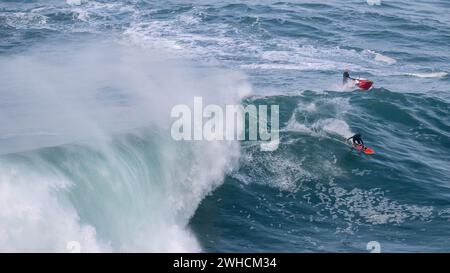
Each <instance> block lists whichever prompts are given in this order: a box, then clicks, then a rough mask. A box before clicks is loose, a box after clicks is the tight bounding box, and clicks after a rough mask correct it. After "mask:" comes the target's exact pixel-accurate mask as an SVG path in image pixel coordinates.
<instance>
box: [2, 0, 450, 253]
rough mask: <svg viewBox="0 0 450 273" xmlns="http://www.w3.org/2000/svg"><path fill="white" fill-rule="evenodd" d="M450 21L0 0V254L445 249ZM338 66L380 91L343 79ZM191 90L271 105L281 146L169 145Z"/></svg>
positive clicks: (321, 4) (271, 7)
mask: <svg viewBox="0 0 450 273" xmlns="http://www.w3.org/2000/svg"><path fill="white" fill-rule="evenodd" d="M449 14H450V2H449V1H447V0H433V1H424V0H415V1H406V0H396V1H393V0H381V1H364V0H351V1H337V0H329V1H286V2H285V1H268V0H260V1H256V0H255V1H245V2H239V1H225V0H224V1H206V0H201V1H180V0H174V1H152V0H147V1H138V0H128V1H124V0H121V1H119V0H117V1H106V0H104V1H90V0H67V1H56V0H45V1H32V0H21V1H19V0H18V1H13V0H8V1H5V0H3V1H1V2H0V83H1V84H0V251H2V252H4V251H14V252H22V251H52V252H53V251H54V252H66V251H73V250H75V251H83V252H98V251H99V252H127V251H150V252H184V251H187V252H201V251H204V252H234V251H238V252H247V251H251V252H267V251H270V252H367V251H368V243H369V242H372V241H375V242H376V243H375V244H378V245H379V247H380V250H381V251H382V252H448V251H450V243H449V242H450V241H449V238H450V229H449V228H448V227H449V224H450V169H449V163H450V95H449V94H450V93H449V91H450V89H449V84H450V76H449V75H448V73H449V71H450V54H449V52H450V47H449V44H450V16H449ZM344 69H349V70H350V72H351V75H352V76H354V77H363V78H369V79H372V80H374V81H375V85H374V88H372V89H371V90H369V91H352V90H347V89H344V88H343V87H342V86H341V82H342V78H341V76H342V71H343V70H344ZM194 96H201V97H202V98H203V99H204V101H205V103H214V104H218V105H226V104H238V103H244V104H249V103H254V104H278V105H279V106H280V145H279V148H278V149H277V150H275V151H272V152H267V151H261V149H259V145H255V144H254V143H253V142H245V141H241V142H239V141H209V142H208V141H181V142H176V141H174V140H173V139H172V138H171V137H170V126H171V123H172V122H173V120H172V119H171V117H170V110H171V108H172V107H173V106H174V105H176V104H180V103H183V104H192V102H193V97H194ZM354 133H361V134H362V136H363V139H364V141H365V143H366V144H367V145H368V146H369V147H371V148H373V149H374V150H375V151H376V154H375V155H373V156H366V155H363V154H361V153H358V152H355V151H352V150H350V149H349V147H348V146H347V145H345V144H344V143H343V140H344V139H345V138H346V137H349V136H351V135H352V134H354ZM371 244H372V245H373V243H370V244H369V245H371ZM74 246H75V248H74Z"/></svg>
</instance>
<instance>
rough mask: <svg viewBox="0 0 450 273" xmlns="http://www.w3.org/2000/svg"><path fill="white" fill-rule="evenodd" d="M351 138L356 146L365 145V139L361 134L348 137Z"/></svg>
mask: <svg viewBox="0 0 450 273" xmlns="http://www.w3.org/2000/svg"><path fill="white" fill-rule="evenodd" d="M349 140H352V142H353V145H354V146H359V145H361V146H362V147H364V141H363V140H362V138H361V134H356V135H354V136H352V137H349V138H347V141H349Z"/></svg>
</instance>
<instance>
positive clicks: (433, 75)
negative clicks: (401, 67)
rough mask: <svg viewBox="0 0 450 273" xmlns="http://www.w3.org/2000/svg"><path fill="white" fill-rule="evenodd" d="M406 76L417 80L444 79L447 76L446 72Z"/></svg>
mask: <svg viewBox="0 0 450 273" xmlns="http://www.w3.org/2000/svg"><path fill="white" fill-rule="evenodd" d="M406 75H409V76H413V77H418V78H444V77H446V76H447V75H448V73H446V72H430V73H407V74H406Z"/></svg>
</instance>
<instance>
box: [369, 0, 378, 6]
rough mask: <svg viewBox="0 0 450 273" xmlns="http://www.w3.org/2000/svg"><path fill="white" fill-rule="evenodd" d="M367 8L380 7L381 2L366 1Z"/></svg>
mask: <svg viewBox="0 0 450 273" xmlns="http://www.w3.org/2000/svg"><path fill="white" fill-rule="evenodd" d="M367 4H368V5H369V6H379V5H381V0H367Z"/></svg>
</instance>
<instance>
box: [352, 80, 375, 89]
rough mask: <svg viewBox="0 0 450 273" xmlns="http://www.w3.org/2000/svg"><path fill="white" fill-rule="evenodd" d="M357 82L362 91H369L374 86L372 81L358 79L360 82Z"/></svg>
mask: <svg viewBox="0 0 450 273" xmlns="http://www.w3.org/2000/svg"><path fill="white" fill-rule="evenodd" d="M355 82H356V85H357V86H358V87H359V89H362V90H369V89H370V88H371V87H372V85H373V81H371V80H364V79H358V80H355Z"/></svg>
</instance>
